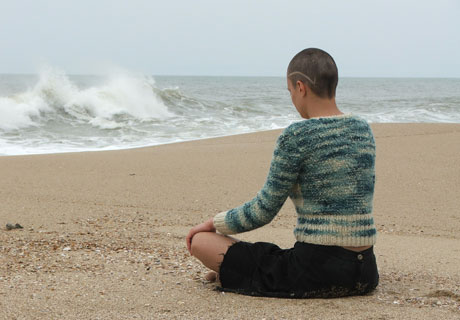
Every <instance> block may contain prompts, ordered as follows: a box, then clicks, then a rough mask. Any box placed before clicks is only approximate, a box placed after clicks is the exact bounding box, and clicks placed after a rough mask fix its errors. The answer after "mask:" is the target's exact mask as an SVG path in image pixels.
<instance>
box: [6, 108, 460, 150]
mask: <svg viewBox="0 0 460 320" xmlns="http://www.w3.org/2000/svg"><path fill="white" fill-rule="evenodd" d="M347 114H348V113H347ZM369 124H370V125H371V127H374V126H375V127H379V126H381V125H410V126H411V125H415V126H423V125H441V126H442V125H446V126H455V125H460V123H456V122H452V123H446V122H369ZM283 129H285V128H277V129H270V130H262V131H252V132H244V133H235V134H230V135H222V136H212V137H206V138H197V139H191V140H183V141H173V142H164V143H159V144H152V145H145V146H135V147H124V148H115V149H95V150H77V151H58V152H45V153H28V154H5V155H3V154H1V153H0V158H2V157H21V156H37V155H54V154H73V153H85V152H107V151H109V152H110V151H124V150H134V149H143V148H154V147H158V146H164V145H174V144H178V143H189V142H194V141H201V140H207V139H219V138H226V137H233V136H239V135H248V134H258V133H264V132H271V131H280V132H281V131H282V130H283Z"/></svg>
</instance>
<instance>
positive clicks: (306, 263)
mask: <svg viewBox="0 0 460 320" xmlns="http://www.w3.org/2000/svg"><path fill="white" fill-rule="evenodd" d="M219 275H220V281H221V287H219V288H218V290H222V291H230V292H236V293H241V294H246V295H252V296H268V297H282V298H335V297H343V296H350V295H363V294H367V293H369V292H371V291H372V290H374V289H375V287H377V284H378V282H379V274H378V271H377V264H376V261H375V255H374V252H373V248H369V249H367V250H365V251H362V252H353V251H350V250H346V249H344V248H342V247H337V246H324V245H316V244H310V243H304V242H296V243H295V245H294V248H291V249H281V248H279V247H278V246H277V245H274V244H272V243H267V242H256V243H249V242H244V241H241V242H237V243H235V244H233V245H232V246H231V247H230V248H229V249H228V251H227V253H226V254H225V256H224V260H223V261H222V264H221V266H220V274H219Z"/></svg>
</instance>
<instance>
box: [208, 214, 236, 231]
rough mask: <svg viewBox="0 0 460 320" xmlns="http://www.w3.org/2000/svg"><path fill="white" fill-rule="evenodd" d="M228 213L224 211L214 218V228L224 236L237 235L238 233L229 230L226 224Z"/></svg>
mask: <svg viewBox="0 0 460 320" xmlns="http://www.w3.org/2000/svg"><path fill="white" fill-rule="evenodd" d="M227 212H228V211H224V212H221V213H218V214H216V215H215V216H214V220H213V222H214V228H216V230H217V231H219V233H222V234H224V235H227V234H235V233H236V232H234V231H232V230H231V229H229V228H228V227H227V224H226V223H225V217H226V216H227Z"/></svg>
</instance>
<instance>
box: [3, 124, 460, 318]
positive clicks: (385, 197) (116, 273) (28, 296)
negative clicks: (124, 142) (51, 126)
mask: <svg viewBox="0 0 460 320" xmlns="http://www.w3.org/2000/svg"><path fill="white" fill-rule="evenodd" d="M371 127H372V129H373V132H374V137H375V139H376V146H377V158H376V188H375V195H374V218H375V223H376V227H377V230H378V238H377V244H376V246H375V253H376V257H377V263H378V266H379V272H380V284H379V286H378V287H377V290H376V291H375V292H374V293H372V294H371V295H369V296H362V297H351V298H340V299H307V300H290V299H287V300H285V299H272V298H254V297H252V298H250V297H247V296H241V295H237V294H231V293H225V294H223V293H220V292H216V291H214V290H213V289H214V288H215V284H212V283H208V282H206V281H205V280H204V275H205V274H206V269H205V268H204V267H203V266H201V265H200V264H199V263H198V262H197V261H196V260H195V259H194V258H193V257H190V256H189V255H188V253H187V251H186V248H185V235H186V234H187V232H188V230H189V229H190V228H191V227H192V226H194V225H196V224H198V223H201V222H202V221H204V220H205V219H207V218H209V217H210V216H212V215H214V214H216V213H218V212H220V211H223V210H228V209H231V208H232V207H235V206H238V205H241V204H242V203H243V202H245V201H248V200H250V199H251V198H252V197H253V196H254V195H255V194H256V193H257V192H258V191H259V189H260V188H261V186H262V185H263V183H264V181H265V178H266V174H267V172H268V168H269V165H270V160H271V156H272V152H273V148H274V144H275V140H276V138H277V137H278V135H279V133H280V132H281V130H282V129H277V130H269V131H262V132H256V133H248V134H239V135H233V136H226V137H217V138H207V139H201V140H195V141H188V142H179V143H174V144H164V145H157V146H152V147H142V148H134V149H123V150H112V151H104V152H71V153H57V154H35V155H17V156H2V157H0V176H1V177H2V179H1V180H0V201H1V203H2V206H0V226H1V229H0V241H1V243H2V246H1V247H0V296H1V297H2V298H1V299H0V318H14V317H16V318H30V317H34V318H37V319H49V318H66V319H81V318H101V319H122V318H134V317H138V318H147V319H149V318H152V317H156V318H164V319H168V318H199V317H201V316H203V312H206V315H209V317H210V318H213V319H217V318H256V319H259V318H264V317H265V318H270V317H273V316H275V317H277V316H280V317H281V316H283V317H286V318H298V317H299V315H302V317H311V318H323V319H325V318H328V319H369V318H385V319H400V318H405V319H406V318H407V319H422V318H443V319H455V318H458V316H459V314H460V285H459V284H460V274H459V272H458V265H460V249H458V248H460V234H459V232H458V230H460V212H459V210H458V208H460V198H459V197H458V192H459V190H460V181H459V180H458V177H460V161H459V160H458V159H460V147H459V143H460V124H444V123H429V124H427V123H409V124H408V123H371ZM7 222H9V223H13V224H15V223H19V224H21V225H22V226H23V227H24V229H18V230H10V231H6V229H5V224H6V223H7ZM294 225H295V214H294V213H293V205H292V203H291V202H290V201H287V202H286V204H285V205H284V206H283V208H282V210H281V211H280V213H279V214H278V215H277V216H276V217H275V219H274V220H273V221H272V223H270V224H269V225H267V226H264V227H262V228H260V229H257V230H255V231H252V232H249V233H244V234H239V235H237V236H236V237H238V238H239V239H242V240H247V241H271V242H275V243H277V244H278V245H280V246H281V247H285V248H287V247H290V246H292V244H293V243H294V241H295V239H294V236H293V234H292V229H293V226H294Z"/></svg>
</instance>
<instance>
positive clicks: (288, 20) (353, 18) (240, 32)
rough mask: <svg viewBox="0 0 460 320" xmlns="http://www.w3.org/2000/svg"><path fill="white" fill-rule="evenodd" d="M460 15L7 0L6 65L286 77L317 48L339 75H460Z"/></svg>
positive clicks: (190, 1)
mask: <svg viewBox="0 0 460 320" xmlns="http://www.w3.org/2000/svg"><path fill="white" fill-rule="evenodd" d="M459 16H460V1H459V0H436V1H433V0H418V1H411V0H407V1H406V0H399V1H397V0H387V1H369V0H348V1H345V0H316V1H305V0H304V1H297V0H288V1H283V0H279V1H274V0H265V1H263V0H233V1H219V0H175V1H167V0H161V1H156V0H150V1H147V0H142V1H141V0H130V1H128V0H126V1H121V0H110V1H109V0H92V1H87V0H78V1H65V0H43V1H41V0H30V1H25V0H14V1H12V0H0V73H35V72H37V70H39V68H40V66H42V65H44V64H46V65H50V66H55V67H58V68H61V69H63V70H65V71H66V72H67V73H90V74H95V73H105V72H107V71H109V70H110V69H111V68H114V67H121V68H124V69H127V70H132V71H135V72H141V73H144V74H154V75H159V74H164V75H249V76H251V75H254V76H284V75H285V71H286V67H287V64H288V63H289V60H290V59H291V58H292V56H293V55H294V54H296V53H297V52H298V51H300V50H302V49H304V48H307V47H318V48H322V49H324V50H326V51H328V52H329V53H330V54H331V55H332V56H333V57H334V59H335V60H336V62H337V65H338V67H339V73H340V75H341V76H358V77H373V76H374V77H460V61H459V59H460V19H459V18H458V17H459Z"/></svg>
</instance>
